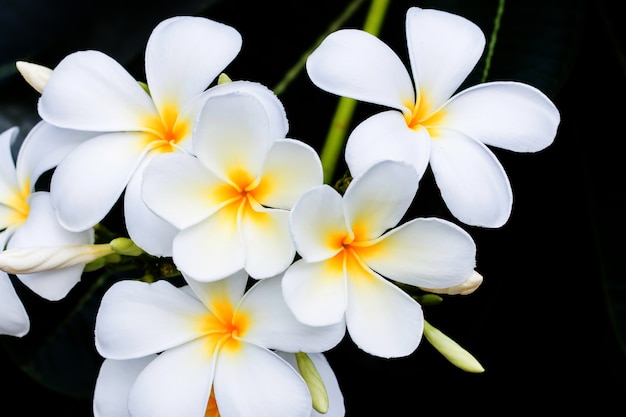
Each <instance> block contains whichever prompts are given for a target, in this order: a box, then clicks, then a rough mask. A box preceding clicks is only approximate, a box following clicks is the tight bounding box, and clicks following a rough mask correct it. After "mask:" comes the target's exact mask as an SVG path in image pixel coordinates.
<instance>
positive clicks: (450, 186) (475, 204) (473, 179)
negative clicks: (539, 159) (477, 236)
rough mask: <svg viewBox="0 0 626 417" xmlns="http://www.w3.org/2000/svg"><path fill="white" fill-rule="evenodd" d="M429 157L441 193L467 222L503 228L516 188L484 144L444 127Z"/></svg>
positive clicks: (449, 207)
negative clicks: (514, 188) (513, 188)
mask: <svg viewBox="0 0 626 417" xmlns="http://www.w3.org/2000/svg"><path fill="white" fill-rule="evenodd" d="M441 131H442V134H441V137H438V138H437V139H436V140H434V141H433V144H432V148H431V156H430V166H431V168H432V171H433V174H434V176H435V180H436V182H437V186H438V187H439V190H440V191H441V196H442V198H443V200H444V201H445V203H446V205H447V206H448V209H449V210H450V212H451V213H452V214H453V215H454V217H456V218H457V219H459V220H460V221H462V222H463V223H465V224H469V225H474V226H484V227H500V226H502V225H503V224H504V223H506V221H507V220H508V219H509V216H510V214H511V209H512V205H513V191H512V189H511V184H510V183H509V179H508V177H507V175H506V172H505V171H504V168H503V167H502V165H501V164H500V162H499V161H498V159H497V158H496V156H495V155H494V154H493V152H491V151H490V150H489V149H488V148H487V147H486V146H485V145H483V144H482V143H480V142H478V141H476V140H474V139H472V138H470V137H468V136H466V135H464V134H462V133H461V132H458V131H455V130H451V129H445V131H444V130H443V129H441Z"/></svg>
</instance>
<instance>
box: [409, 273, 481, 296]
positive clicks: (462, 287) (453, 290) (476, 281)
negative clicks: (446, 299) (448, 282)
mask: <svg viewBox="0 0 626 417" xmlns="http://www.w3.org/2000/svg"><path fill="white" fill-rule="evenodd" d="M482 283H483V276H482V275H480V274H479V273H478V272H476V271H474V272H473V273H472V275H471V276H470V277H469V278H468V279H466V280H465V281H463V282H462V283H460V284H459V285H455V286H454V287H448V288H423V287H420V288H421V289H423V290H424V291H428V292H432V293H435V294H446V295H468V294H471V293H473V292H474V291H475V290H476V288H478V287H480V284H482Z"/></svg>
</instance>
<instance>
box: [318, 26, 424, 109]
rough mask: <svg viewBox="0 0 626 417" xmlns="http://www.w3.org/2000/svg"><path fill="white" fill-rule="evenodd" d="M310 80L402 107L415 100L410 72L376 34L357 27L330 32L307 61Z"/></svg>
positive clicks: (332, 89)
mask: <svg viewBox="0 0 626 417" xmlns="http://www.w3.org/2000/svg"><path fill="white" fill-rule="evenodd" d="M306 69H307V72H308V74H309V77H310V78H311V81H313V83H314V84H315V85H317V86H318V87H320V88H321V89H323V90H326V91H328V92H331V93H333V94H337V95H339V96H345V97H350V98H353V99H356V100H360V101H365V102H368V103H375V104H380V105H383V106H388V107H392V108H395V109H398V110H403V109H404V108H405V107H406V106H407V105H412V104H413V103H415V91H414V88H413V82H412V81H411V78H410V76H409V73H408V71H407V69H406V67H405V66H404V64H403V63H402V61H401V60H400V58H399V57H398V55H396V53H395V52H394V51H393V50H391V48H389V46H387V45H386V44H385V43H383V42H382V41H381V40H380V39H378V38H377V37H375V36H373V35H371V34H369V33H367V32H365V31H362V30H356V29H343V30H338V31H336V32H334V33H331V34H330V35H328V36H327V37H326V38H325V39H324V40H323V41H322V43H321V44H320V45H319V46H318V47H317V49H315V50H314V51H313V53H312V54H311V55H310V56H309V57H308V59H307V62H306Z"/></svg>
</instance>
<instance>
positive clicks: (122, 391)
mask: <svg viewBox="0 0 626 417" xmlns="http://www.w3.org/2000/svg"><path fill="white" fill-rule="evenodd" d="M276 354H278V355H279V356H280V357H281V358H283V359H284V360H286V361H287V362H288V363H289V364H290V365H291V366H292V367H293V368H294V369H296V370H297V369H298V368H297V365H296V359H295V354H294V353H286V352H280V351H277V352H276ZM309 357H310V358H311V360H312V361H313V363H314V364H315V367H316V368H317V370H318V372H319V373H320V375H321V376H322V379H323V381H324V385H325V386H326V390H327V392H328V397H329V407H328V411H327V412H326V413H324V414H320V413H319V412H317V411H315V410H312V411H311V414H310V417H322V416H324V417H343V416H344V415H345V404H344V399H343V394H342V392H341V389H340V388H339V384H338V381H337V377H336V376H335V373H334V372H333V370H332V368H331V367H330V364H329V363H328V360H327V359H326V357H325V356H324V355H323V354H322V353H311V354H309ZM155 358H157V355H156V354H153V355H148V356H145V357H142V358H137V359H127V360H115V359H105V360H104V362H103V363H102V366H101V367H100V372H98V378H97V379H96V386H95V389H94V396H93V413H94V417H131V415H130V411H129V409H128V398H129V395H130V392H131V389H132V387H133V384H134V383H135V381H136V380H137V377H138V376H139V375H140V374H141V372H142V371H143V370H144V369H145V368H146V366H148V364H150V362H152V361H153V360H154V359H155ZM180 401H185V399H184V398H181V399H180ZM202 416H204V417H218V416H220V414H219V410H218V409H217V405H216V402H215V395H211V397H210V398H209V402H208V405H207V410H206V412H205V414H203V415H202ZM224 416H225V415H224V414H221V417H224Z"/></svg>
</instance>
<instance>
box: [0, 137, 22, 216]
mask: <svg viewBox="0 0 626 417" xmlns="http://www.w3.org/2000/svg"><path fill="white" fill-rule="evenodd" d="M18 133H19V129H18V128H17V127H11V128H9V129H7V130H5V131H4V132H2V133H0V204H7V203H8V202H9V200H10V199H11V198H12V197H13V195H14V194H15V191H16V189H17V187H18V180H17V174H16V170H15V160H14V159H13V154H12V151H11V148H12V146H13V144H14V142H15V140H16V139H17V135H18Z"/></svg>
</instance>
